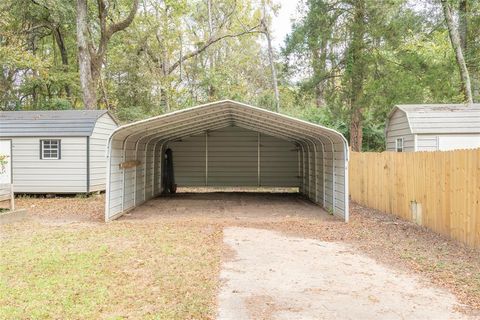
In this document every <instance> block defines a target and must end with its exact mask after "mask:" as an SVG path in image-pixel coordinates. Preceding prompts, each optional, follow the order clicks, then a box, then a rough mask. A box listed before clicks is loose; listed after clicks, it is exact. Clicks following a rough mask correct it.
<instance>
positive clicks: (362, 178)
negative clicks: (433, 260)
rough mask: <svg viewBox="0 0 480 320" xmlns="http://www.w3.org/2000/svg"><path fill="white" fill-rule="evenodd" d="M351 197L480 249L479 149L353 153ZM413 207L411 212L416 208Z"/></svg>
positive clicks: (351, 160)
mask: <svg viewBox="0 0 480 320" xmlns="http://www.w3.org/2000/svg"><path fill="white" fill-rule="evenodd" d="M349 171H350V182H349V183H350V197H351V199H352V200H353V201H355V202H358V203H360V204H362V205H365V206H368V207H371V208H375V209H378V210H381V211H383V212H387V213H390V214H394V215H397V216H399V217H401V218H403V219H406V220H410V221H415V218H414V213H413V209H412V208H413V207H414V206H415V204H416V208H417V212H419V211H418V208H420V207H421V217H420V220H419V221H418V222H419V223H421V224H422V225H424V226H426V227H428V228H430V229H432V230H433V231H435V232H438V233H440V234H443V235H446V236H448V237H451V238H452V239H455V240H458V241H461V242H463V243H465V244H467V245H469V246H472V247H476V248H480V149H475V150H457V151H446V152H443V151H438V152H405V153H396V152H383V153H373V152H365V153H358V152H351V157H350V169H349ZM412 204H413V206H412Z"/></svg>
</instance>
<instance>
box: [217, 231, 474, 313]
mask: <svg viewBox="0 0 480 320" xmlns="http://www.w3.org/2000/svg"><path fill="white" fill-rule="evenodd" d="M224 241H225V243H226V244H227V245H228V246H229V247H230V248H231V249H232V250H233V252H234V253H233V257H230V258H229V259H228V260H226V261H224V263H223V268H222V271H221V280H222V282H223V285H222V287H221V291H220V294H219V307H218V315H219V317H218V319H219V320H230V319H236V320H243V319H245V320H247V319H291V320H293V319H369V320H374V319H379V320H380V319H436V320H442V319H445V320H451V319H466V318H467V317H466V316H464V315H462V314H460V313H457V312H455V310H454V309H455V307H456V306H458V302H457V301H456V298H455V297H454V296H453V295H452V294H450V293H449V292H447V291H446V290H442V289H439V288H435V287H433V286H432V285H431V283H428V282H426V281H422V280H421V279H420V278H418V277H416V276H413V275H409V274H407V273H404V272H399V271H398V270H395V269H392V268H390V267H388V266H385V265H382V264H379V263H377V262H376V261H375V260H373V259H371V258H368V257H366V256H365V255H362V254H358V253H356V252H354V250H353V248H352V247H351V246H348V245H345V244H341V243H335V242H325V241H318V240H313V239H305V238H298V237H287V236H284V235H282V234H280V233H277V232H272V231H268V230H262V229H250V228H238V227H232V228H227V229H226V230H224Z"/></svg>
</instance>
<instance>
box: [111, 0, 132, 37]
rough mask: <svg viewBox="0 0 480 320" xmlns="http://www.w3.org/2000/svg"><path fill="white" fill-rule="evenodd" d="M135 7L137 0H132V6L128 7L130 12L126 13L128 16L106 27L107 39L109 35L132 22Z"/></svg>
mask: <svg viewBox="0 0 480 320" xmlns="http://www.w3.org/2000/svg"><path fill="white" fill-rule="evenodd" d="M137 9H138V0H133V6H132V8H131V9H130V13H129V14H128V16H127V17H126V18H125V19H124V20H122V21H120V22H118V23H114V24H112V25H110V27H108V29H107V32H106V37H107V39H110V37H111V36H112V35H113V34H114V33H115V32H118V31H122V30H124V29H125V28H126V27H128V26H129V25H130V24H131V23H132V21H133V18H135V15H136V14H137Z"/></svg>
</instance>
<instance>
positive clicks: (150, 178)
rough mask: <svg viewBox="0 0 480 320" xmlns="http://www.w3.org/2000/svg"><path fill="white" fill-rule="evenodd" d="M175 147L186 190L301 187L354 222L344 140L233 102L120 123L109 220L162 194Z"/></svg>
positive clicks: (112, 149) (178, 176)
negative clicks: (165, 166)
mask: <svg viewBox="0 0 480 320" xmlns="http://www.w3.org/2000/svg"><path fill="white" fill-rule="evenodd" d="M168 148H170V149H171V150H172V153H173V164H174V172H175V181H176V183H177V185H178V186H179V187H199V186H207V187H208V186H211V187H298V190H299V192H300V193H302V194H304V195H305V196H306V197H308V198H309V199H310V200H311V201H312V202H314V203H317V204H319V205H320V206H322V207H323V208H325V209H326V210H327V211H329V212H331V213H333V214H334V215H336V216H339V217H341V218H343V219H345V220H346V221H348V201H347V194H348V192H347V190H348V184H347V181H348V179H347V177H348V171H347V169H348V165H347V161H348V146H347V142H346V140H345V138H344V137H343V136H342V135H341V134H339V133H338V132H336V131H334V130H331V129H328V128H325V127H322V126H319V125H315V124H312V123H308V122H305V121H301V120H298V119H295V118H291V117H288V116H284V115H281V114H277V113H273V112H270V111H267V110H264V109H260V108H256V107H252V106H249V105H245V104H241V103H238V102H234V101H230V100H225V101H220V102H215V103H210V104H206V105H201V106H197V107H193V108H189V109H185V110H181V111H177V112H173V113H169V114H165V115H162V116H158V117H154V118H150V119H147V120H142V121H139V122H135V123H132V124H128V125H125V126H122V127H120V128H118V129H117V130H116V131H115V132H114V133H113V134H112V135H111V137H110V141H109V148H108V161H107V172H108V174H107V191H106V208H105V219H106V220H112V219H115V218H117V217H119V216H121V215H122V214H123V213H125V212H127V211H129V210H131V209H133V208H135V207H137V206H139V205H140V204H142V203H144V202H145V201H148V200H149V199H152V198H155V197H157V196H159V195H160V194H161V193H162V191H163V190H162V172H163V168H162V165H163V163H164V161H163V160H164V155H165V151H166V150H167V149H168Z"/></svg>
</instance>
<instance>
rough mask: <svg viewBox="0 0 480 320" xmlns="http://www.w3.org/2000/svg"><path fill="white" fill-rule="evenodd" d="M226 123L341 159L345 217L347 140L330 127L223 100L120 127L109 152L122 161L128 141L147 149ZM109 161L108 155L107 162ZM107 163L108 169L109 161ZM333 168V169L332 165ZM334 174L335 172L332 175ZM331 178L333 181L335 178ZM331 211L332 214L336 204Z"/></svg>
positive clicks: (346, 210) (218, 127)
mask: <svg viewBox="0 0 480 320" xmlns="http://www.w3.org/2000/svg"><path fill="white" fill-rule="evenodd" d="M228 126H238V127H242V128H245V129H249V130H253V131H257V132H261V133H264V134H267V135H271V136H274V137H277V138H281V139H284V140H289V141H292V142H295V143H297V144H298V145H299V146H300V147H301V148H302V149H303V150H305V152H306V151H307V150H308V152H311V153H315V157H316V153H317V151H318V152H322V153H330V154H331V158H332V159H333V162H335V161H336V160H339V161H342V162H343V165H342V166H341V167H342V170H345V171H344V172H343V173H342V176H343V177H344V187H345V189H344V190H342V197H343V199H342V201H344V209H345V212H344V213H343V214H342V216H343V217H344V218H345V220H348V203H347V201H348V198H347V197H348V192H347V190H348V181H347V180H348V176H347V169H348V168H347V162H348V143H347V140H346V139H345V137H344V136H343V135H342V134H340V133H339V132H337V131H335V130H333V129H330V128H327V127H324V126H321V125H318V124H314V123H310V122H307V121H303V120H300V119H296V118H293V117H290V116H286V115H283V114H279V113H275V112H271V111H268V110H265V109H261V108H258V107H254V106H250V105H247V104H244V103H240V102H236V101H232V100H222V101H217V102H212V103H207V104H203V105H199V106H195V107H191V108H187V109H183V110H179V111H175V112H171V113H167V114H164V115H160V116H156V117H152V118H149V119H145V120H141V121H137V122H134V123H130V124H127V125H124V126H121V127H119V128H117V129H116V130H115V131H114V132H113V133H112V134H111V136H110V139H109V143H108V155H109V156H110V155H111V152H112V148H117V149H118V148H120V149H121V150H123V153H124V156H123V160H125V159H126V158H125V152H126V151H125V150H126V148H127V144H129V145H134V146H135V149H138V146H139V145H146V147H145V149H148V147H147V146H148V145H151V144H158V143H160V142H162V143H163V142H167V141H172V140H175V139H179V138H185V137H188V136H193V135H196V134H200V133H202V132H205V131H208V130H215V129H221V128H224V127H228ZM114 142H115V143H114ZM114 144H115V146H113V145H114ZM111 161H112V160H111V157H110V160H109V162H111ZM315 164H316V158H315ZM107 166H108V169H109V170H110V168H111V163H109V164H108V165H107ZM333 167H334V171H335V164H334V165H333ZM335 174H336V173H335V172H334V173H333V175H335ZM109 180H110V177H109V176H107V191H108V188H109V186H108V185H109V184H110V183H111V182H110V181H109ZM333 181H334V182H333V184H335V177H333ZM124 183H125V182H124ZM337 191H339V190H337ZM107 202H108V199H107ZM334 202H335V201H334ZM108 209H109V208H108V205H107V210H108ZM333 212H334V213H335V204H334V205H333Z"/></svg>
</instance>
